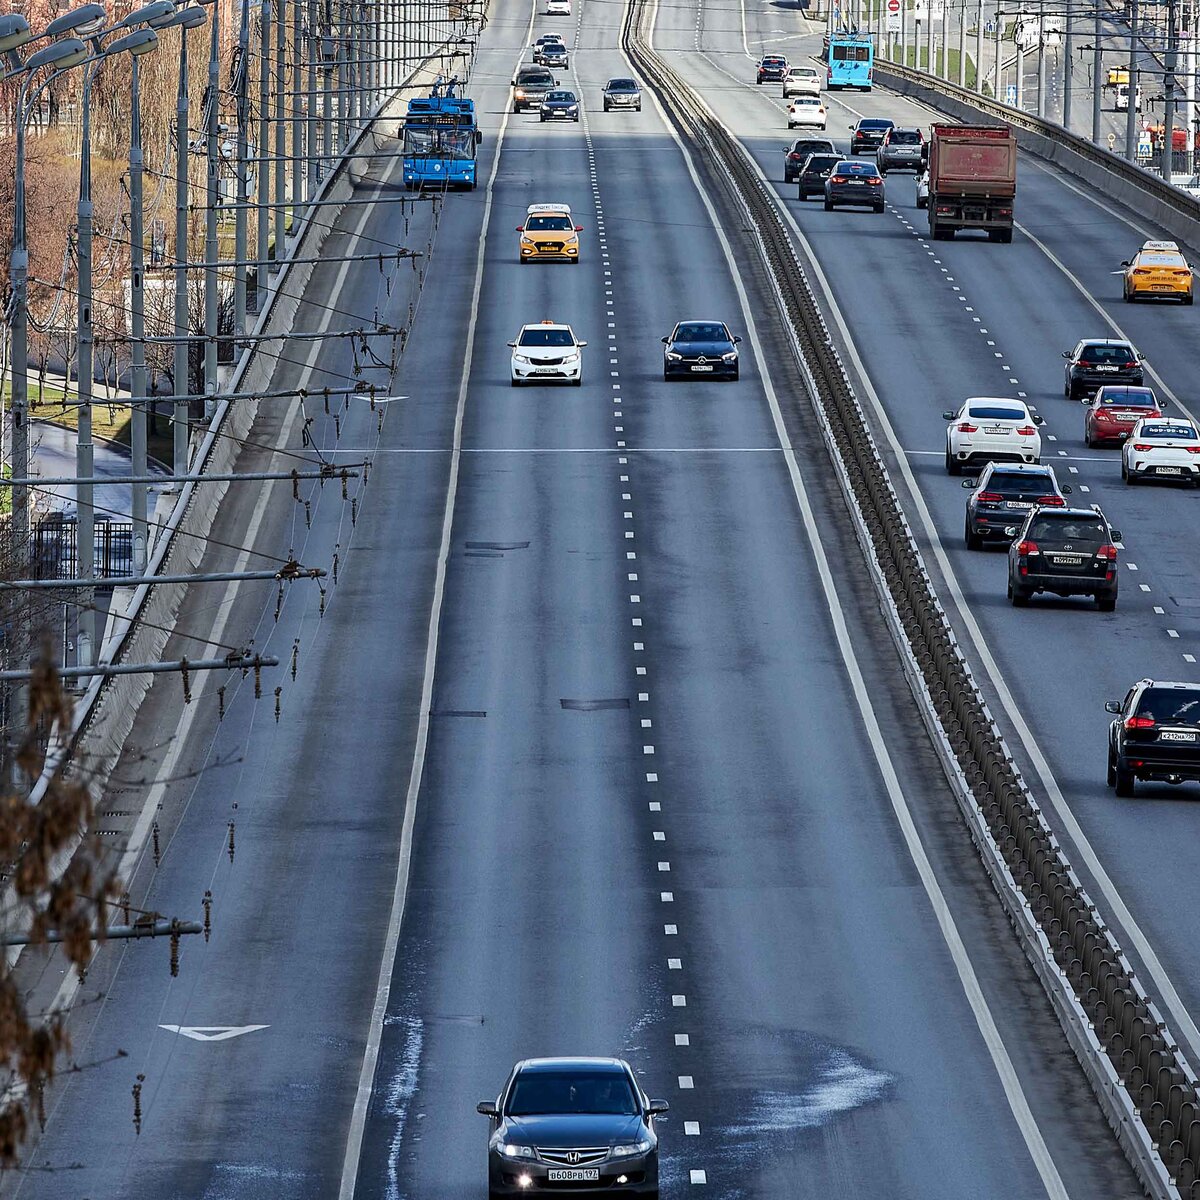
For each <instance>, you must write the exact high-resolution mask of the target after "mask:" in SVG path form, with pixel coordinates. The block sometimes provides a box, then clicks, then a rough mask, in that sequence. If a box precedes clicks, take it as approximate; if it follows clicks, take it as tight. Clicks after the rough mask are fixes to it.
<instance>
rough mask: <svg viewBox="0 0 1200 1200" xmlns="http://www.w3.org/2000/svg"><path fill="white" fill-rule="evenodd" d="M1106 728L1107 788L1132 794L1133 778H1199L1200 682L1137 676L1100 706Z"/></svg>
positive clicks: (1119, 792)
mask: <svg viewBox="0 0 1200 1200" xmlns="http://www.w3.org/2000/svg"><path fill="white" fill-rule="evenodd" d="M1104 708H1105V711H1106V712H1110V713H1114V714H1115V715H1116V718H1117V719H1116V720H1115V721H1113V723H1112V724H1111V725H1110V726H1109V727H1108V786H1109V787H1114V788H1116V789H1117V795H1118V796H1132V795H1133V790H1134V780H1137V779H1143V780H1144V779H1154V780H1159V781H1162V782H1165V783H1183V782H1184V780H1191V781H1193V782H1196V781H1200V684H1197V683H1162V682H1160V681H1159V680H1156V679H1142V680H1139V681H1138V682H1137V683H1135V684H1134V685H1133V687H1131V688H1130V689H1129V694H1128V695H1127V696H1126V697H1125V699H1124V700H1110V701H1108V703H1107V704H1105V706H1104Z"/></svg>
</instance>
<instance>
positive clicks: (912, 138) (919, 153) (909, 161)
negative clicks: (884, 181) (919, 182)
mask: <svg viewBox="0 0 1200 1200" xmlns="http://www.w3.org/2000/svg"><path fill="white" fill-rule="evenodd" d="M926 154H927V150H926V148H925V135H924V134H923V133H922V132H921V131H920V130H919V129H889V130H888V131H887V132H886V133H885V134H884V135H883V141H882V142H880V143H879V149H878V150H877V151H876V152H875V162H876V163H877V164H878V166H879V173H880V175H886V174H887V173H888V171H915V172H916V173H917V174H918V175H919V174H920V173H921V168H922V167H924V165H925V160H926Z"/></svg>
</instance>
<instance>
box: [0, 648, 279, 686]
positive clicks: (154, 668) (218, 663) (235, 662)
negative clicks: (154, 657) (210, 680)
mask: <svg viewBox="0 0 1200 1200" xmlns="http://www.w3.org/2000/svg"><path fill="white" fill-rule="evenodd" d="M277 666H279V659H277V658H276V657H274V655H264V654H254V655H246V654H231V655H229V656H228V657H227V658H196V659H191V658H181V659H176V660H175V661H173V662H145V663H99V664H97V665H96V666H94V667H59V668H56V674H57V675H58V677H59V678H60V679H88V678H91V677H92V676H95V675H103V676H105V677H108V676H112V675H175V674H188V673H191V672H192V671H255V672H257V671H259V670H261V669H262V668H263V667H277ZM33 675H34V673H33V672H32V671H0V680H2V681H4V682H11V683H28V682H29V680H31V679H32V678H33Z"/></svg>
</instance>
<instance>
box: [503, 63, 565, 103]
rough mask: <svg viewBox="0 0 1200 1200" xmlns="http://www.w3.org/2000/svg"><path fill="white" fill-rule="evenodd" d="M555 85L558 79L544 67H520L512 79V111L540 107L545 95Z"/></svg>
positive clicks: (556, 85)
mask: <svg viewBox="0 0 1200 1200" xmlns="http://www.w3.org/2000/svg"><path fill="white" fill-rule="evenodd" d="M556 87H558V80H557V79H555V78H554V76H553V75H552V74H551V73H550V72H549V71H547V70H546V68H545V67H522V68H521V69H520V70H519V71H518V72H517V77H516V79H514V80H513V81H512V89H513V100H512V108H513V112H515V113H519V112H524V111H525V109H527V108H541V107H542V101H543V100H545V98H546V95H547V94H548V93H549V92H551V91H552V90H553V89H554V88H556Z"/></svg>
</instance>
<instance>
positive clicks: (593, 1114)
mask: <svg viewBox="0 0 1200 1200" xmlns="http://www.w3.org/2000/svg"><path fill="white" fill-rule="evenodd" d="M477 1107H478V1111H479V1112H480V1113H481V1114H482V1115H483V1116H485V1117H488V1118H489V1119H490V1121H491V1132H490V1135H489V1137H488V1198H489V1200H499V1198H500V1197H502V1196H528V1195H530V1194H541V1192H542V1191H544V1190H546V1191H554V1192H556V1193H565V1194H567V1195H574V1194H576V1193H582V1192H586V1193H588V1194H589V1195H593V1194H595V1193H596V1192H597V1191H613V1192H615V1193H619V1194H621V1195H626V1194H628V1195H631V1196H639V1197H641V1198H642V1200H658V1136H657V1134H656V1133H655V1130H654V1120H655V1118H656V1117H658V1116H661V1115H662V1114H663V1113H665V1112H666V1111H667V1107H668V1105H667V1102H666V1101H665V1100H651V1099H649V1098H648V1097H647V1096H646V1095H645V1094H644V1093H643V1092H642V1089H641V1088H640V1087H639V1086H638V1083H637V1080H636V1079H635V1078H634V1074H633V1071H632V1069H631V1068H630V1066H629V1064H628V1063H626V1062H623V1061H622V1060H621V1059H619V1058H527V1059H526V1060H525V1061H524V1062H519V1063H517V1065H516V1066H515V1067H514V1068H513V1070H512V1074H511V1075H509V1077H508V1082H507V1083H505V1085H504V1088H503V1090H502V1091H501V1092H500V1095H499V1097H497V1099H496V1100H485V1101H483V1102H482V1103H480V1104H479V1105H478V1106H477Z"/></svg>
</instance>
